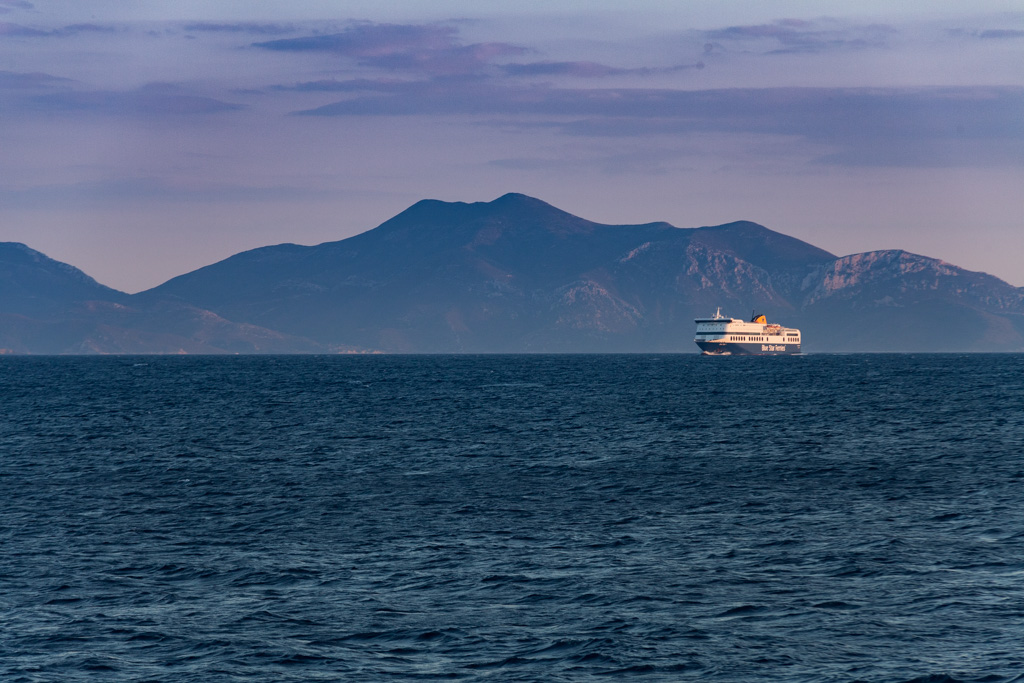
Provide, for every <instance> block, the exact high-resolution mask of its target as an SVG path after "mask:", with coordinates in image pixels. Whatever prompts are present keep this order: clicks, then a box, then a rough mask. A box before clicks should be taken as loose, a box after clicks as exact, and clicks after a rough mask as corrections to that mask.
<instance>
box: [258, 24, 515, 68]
mask: <svg viewBox="0 0 1024 683" xmlns="http://www.w3.org/2000/svg"><path fill="white" fill-rule="evenodd" d="M253 45H254V46H255V47H259V48H263V49H267V50H278V51H285V52H322V53H328V54H333V55H337V56H339V57H344V58H347V59H351V60H354V61H355V62H356V63H357V64H359V65H362V66H369V67H375V68H378V69H384V70H388V71H405V72H418V73H426V74H433V75H451V74H466V73H474V72H479V71H481V70H482V69H483V68H484V67H485V66H487V65H489V64H490V63H492V62H493V61H494V60H495V59H496V58H498V57H510V56H518V55H522V54H526V53H527V52H529V50H527V49H526V48H523V47H520V46H517V45H512V44H509V43H495V42H492V43H472V44H463V43H462V42H461V41H460V40H459V38H458V31H457V29H455V28H453V27H451V26H442V25H412V24H370V23H360V24H355V25H353V26H351V27H349V28H348V29H346V30H345V31H343V32H341V33H332V34H329V35H309V36H303V37H298V38H283V39H280V40H271V41H265V42H259V43H253Z"/></svg>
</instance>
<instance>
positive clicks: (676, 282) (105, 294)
mask: <svg viewBox="0 0 1024 683" xmlns="http://www.w3.org/2000/svg"><path fill="white" fill-rule="evenodd" d="M718 307H721V309H722V311H723V313H725V314H726V315H731V316H733V317H746V315H747V312H748V311H751V310H757V311H758V312H763V313H766V314H767V315H768V317H769V320H770V321H772V322H779V323H782V324H783V325H786V326H789V327H799V328H801V330H802V331H803V338H804V350H805V351H807V352H847V351H872V352H873V351H925V352H928V351H1022V350H1024V288H1017V287H1013V286H1011V285H1009V284H1007V283H1006V282H1003V281H1002V280H999V279H998V278H995V277H993V276H991V275H986V274H984V273H977V272H972V271H967V270H964V269H962V268H958V267H956V266H954V265H951V264H949V263H946V262H943V261H940V260H937V259H932V258H928V257H925V256H919V255H917V254H911V253H908V252H905V251H900V250H885V251H875V252H868V253H863V254H854V255H850V256H842V257H837V256H835V255H834V254H831V253H829V252H827V251H825V250H823V249H819V248H818V247H815V246H813V245H811V244H808V243H806V242H803V241H801V240H798V239H795V238H792V237H788V236H786V235H783V234H781V233H778V232H774V231H772V230H769V229H768V228H765V227H763V226H761V225H758V224H756V223H751V222H746V221H740V222H734V223H728V224H725V225H718V226H711V227H702V228H691V229H681V228H676V227H674V226H672V225H669V224H668V223H647V224H642V225H603V224H599V223H594V222H591V221H588V220H584V219H582V218H579V217H577V216H573V215H572V214H569V213H566V212H564V211H561V210H559V209H557V208H555V207H553V206H551V205H549V204H546V203H544V202H542V201H540V200H538V199H534V198H531V197H527V196H525V195H521V194H507V195H504V196H502V197H499V198H498V199H496V200H494V201H491V202H477V203H462V202H456V203H449V202H441V201H435V200H424V201H421V202H418V203H416V204H414V205H413V206H411V207H410V208H408V209H407V210H405V211H403V212H402V213H400V214H399V215H397V216H395V217H394V218H392V219H390V220H388V221H386V222H385V223H383V224H381V225H380V226H378V227H377V228H374V229H372V230H369V231H367V232H364V233H362V234H359V235H356V236H354V237H350V238H348V239H344V240H340V241H337V242H327V243H324V244H320V245H316V246H299V245H295V244H281V245H276V246H269V247H263V248H260V249H254V250H251V251H246V252H242V253H240V254H236V255H234V256H232V257H230V258H227V259H225V260H223V261H220V262H218V263H214V264H212V265H209V266H206V267H204V268H200V269H198V270H195V271H193V272H190V273H187V274H184V275H181V276H178V277H176V278H173V279H171V280H169V281H167V282H165V283H163V284H162V285H159V286H158V287H155V288H153V289H150V290H148V291H145V292H140V293H138V294H126V293H124V292H119V291H117V290H114V289H110V288H109V287H104V286H103V285H101V284H99V283H97V282H96V281H95V280H93V279H92V278H90V277H89V276H87V275H85V274H84V273H82V272H81V271H79V270H78V269H76V268H74V267H72V266H70V265H67V264H64V263H60V262H58V261H54V260H52V259H50V258H48V257H46V256H45V255H43V254H41V253H39V252H37V251H34V250H32V249H30V248H28V247H26V246H25V245H22V244H17V243H0V350H2V351H3V352H7V353H33V354H55V353H72V354H74V353H79V354H93V353H338V352H377V351H380V352H393V353H501V352H508V353H520V352H525V353H547V352H696V351H697V347H696V346H695V345H694V343H693V332H694V318H695V317H699V316H706V315H708V314H711V313H714V311H715V310H716V309H717V308H718Z"/></svg>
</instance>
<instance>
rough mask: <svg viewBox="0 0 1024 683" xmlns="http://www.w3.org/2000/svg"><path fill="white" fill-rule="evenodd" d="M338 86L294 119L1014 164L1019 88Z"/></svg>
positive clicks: (1022, 101)
mask: <svg viewBox="0 0 1024 683" xmlns="http://www.w3.org/2000/svg"><path fill="white" fill-rule="evenodd" d="M338 85H339V86H341V85H342V84H341V83H339V84H338ZM348 86H349V87H350V88H351V89H350V90H349V92H350V93H351V94H352V95H353V96H352V97H349V98H348V99H344V100H341V101H338V102H335V103H332V104H328V105H325V106H322V107H318V108H315V109H311V110H306V111H302V112H297V113H299V114H302V115H307V116H382V115H383V116H404V115H434V116H436V115H471V116H482V115H486V116H491V117H495V116H499V117H500V118H501V125H503V126H506V127H509V126H515V125H517V122H519V121H521V122H522V124H523V125H525V126H536V125H537V124H538V118H547V120H548V125H549V126H551V127H554V128H557V129H559V130H561V131H562V132H563V133H565V134H569V135H575V136H589V137H631V136H632V137H643V136H653V135H673V136H678V135H690V134H699V133H728V134H754V135H785V136H792V138H793V139H794V140H801V139H802V140H805V141H807V142H811V143H813V144H814V145H815V146H817V147H819V148H821V147H824V148H831V149H832V150H834V152H833V153H831V154H830V155H829V156H822V157H821V159H820V161H821V162H822V163H830V164H846V165H851V164H852V165H864V164H875V165H887V164H888V165H911V166H917V165H949V164H952V165H956V164H963V163H968V164H971V163H1010V164H1014V165H1021V166H1024V118H1022V117H1021V116H1020V112H1021V111H1024V88H1017V87H1005V88H991V87H964V88H930V89H898V88H889V89H881V88H876V89H864V88H770V89H728V90H704V91H685V90H669V89H623V88H612V89H567V88H550V87H541V86H526V87H509V86H505V85H502V84H500V83H495V82H494V81H492V80H486V79H477V80H473V79H463V80H457V79H456V80H449V81H444V82H440V81H436V80H434V81H420V82H405V83H379V84H374V83H373V82H360V83H359V84H358V86H357V84H356V83H354V82H349V84H348ZM524 117H525V118H524Z"/></svg>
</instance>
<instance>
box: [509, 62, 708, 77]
mask: <svg viewBox="0 0 1024 683" xmlns="http://www.w3.org/2000/svg"><path fill="white" fill-rule="evenodd" d="M500 68H501V70H502V71H503V72H504V73H505V74H507V75H509V76H573V77H576V78H602V77H606V76H649V75H652V74H659V73H671V72H675V71H682V70H684V69H703V68H704V63H703V62H697V63H696V64H680V65H676V66H669V67H644V68H637V69H623V68H619V67H614V66H608V65H606V64H598V63H597V62H529V63H526V64H502V65H501V67H500Z"/></svg>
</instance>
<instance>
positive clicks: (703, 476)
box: [0, 355, 1024, 683]
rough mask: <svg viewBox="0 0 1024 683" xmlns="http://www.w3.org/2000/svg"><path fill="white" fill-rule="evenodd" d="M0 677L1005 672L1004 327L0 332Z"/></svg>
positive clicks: (1003, 676)
mask: <svg viewBox="0 0 1024 683" xmlns="http://www.w3.org/2000/svg"><path fill="white" fill-rule="evenodd" d="M0 399H2V403H0V405H2V409H0V680H3V681H5V682H16V681H31V682H36V681H61V682H64V681H196V682H199V681H202V682H204V683H205V682H219V681H259V682H268V683H269V682H271V681H274V682H277V681H387V680H396V681H404V680H410V681H411V680H434V679H454V680H467V681H472V680H493V681H579V680H592V679H593V680H601V678H602V677H607V678H611V679H633V678H636V679H639V680H645V681H685V680H698V679H700V680H705V679H706V680H715V681H808V682H810V681H814V682H818V681H826V682H827V681H837V682H840V681H841V682H852V681H872V682H882V681H896V682H901V681H917V682H926V681H927V682H932V683H939V682H942V681H945V682H951V681H971V682H982V681H984V682H991V683H996V682H1009V681H1024V356H1022V355H806V356H792V357H719V358H712V357H701V356H698V355H650V356H646V355H608V356H602V355H593V356H589V355H579V356H574V355H562V356H331V357H326V356H289V357H245V356H240V357H138V356H136V357H102V358H92V357H72V358H63V357H39V358H30V357H21V358H10V357H8V358H2V359H0Z"/></svg>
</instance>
